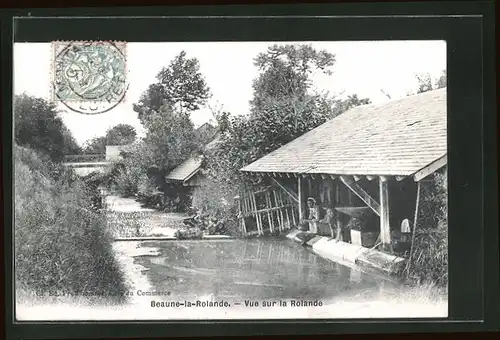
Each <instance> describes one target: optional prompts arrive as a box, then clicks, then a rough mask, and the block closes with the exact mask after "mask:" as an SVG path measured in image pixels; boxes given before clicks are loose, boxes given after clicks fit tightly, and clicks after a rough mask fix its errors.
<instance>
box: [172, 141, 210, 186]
mask: <svg viewBox="0 0 500 340" xmlns="http://www.w3.org/2000/svg"><path fill="white" fill-rule="evenodd" d="M219 138H220V134H219V133H216V134H215V136H213V138H212V140H211V141H210V142H209V143H208V144H206V145H205V150H210V149H212V148H214V147H215V146H216V145H217V143H218V141H219ZM202 160H203V159H202V156H198V155H193V156H191V157H189V158H188V159H187V160H185V161H184V162H183V163H181V164H180V165H178V166H177V167H176V168H175V169H174V170H172V171H171V172H170V173H169V174H168V175H167V176H166V177H165V179H166V180H171V181H172V180H173V181H186V180H189V179H190V178H191V177H193V176H194V175H195V174H196V173H197V172H198V171H199V170H200V169H201V165H202Z"/></svg>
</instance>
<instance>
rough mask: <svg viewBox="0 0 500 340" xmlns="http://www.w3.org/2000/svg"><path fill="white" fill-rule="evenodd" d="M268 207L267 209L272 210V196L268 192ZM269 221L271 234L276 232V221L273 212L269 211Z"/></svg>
mask: <svg viewBox="0 0 500 340" xmlns="http://www.w3.org/2000/svg"><path fill="white" fill-rule="evenodd" d="M266 206H267V209H271V208H272V204H271V196H270V194H269V191H266ZM267 221H268V222H269V230H270V231H271V233H273V232H274V221H273V212H272V211H269V210H268V211H267Z"/></svg>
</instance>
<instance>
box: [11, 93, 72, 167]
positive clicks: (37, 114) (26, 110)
mask: <svg viewBox="0 0 500 340" xmlns="http://www.w3.org/2000/svg"><path fill="white" fill-rule="evenodd" d="M14 138H15V142H16V143H17V144H18V145H20V146H25V147H29V148H31V149H34V150H36V151H38V152H40V153H43V154H46V155H48V156H49V157H50V159H51V160H53V161H61V160H62V159H63V156H64V155H67V154H78V153H80V147H79V146H78V144H77V143H76V141H75V139H74V138H73V136H72V135H71V132H70V131H69V130H68V128H67V127H66V126H65V125H64V122H63V121H62V119H61V118H60V117H59V116H58V112H57V110H56V105H55V104H53V103H49V102H47V101H46V100H44V99H42V98H37V97H32V96H28V95H27V94H22V95H16V96H15V97H14Z"/></svg>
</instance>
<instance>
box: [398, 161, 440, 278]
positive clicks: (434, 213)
mask: <svg viewBox="0 0 500 340" xmlns="http://www.w3.org/2000/svg"><path fill="white" fill-rule="evenodd" d="M421 204H422V207H421V209H420V214H419V215H420V217H419V220H418V224H417V228H416V230H415V242H414V244H413V252H412V253H411V255H410V256H411V257H410V259H409V262H408V264H407V266H406V267H404V268H402V269H401V270H402V271H403V272H402V274H403V275H404V277H405V278H406V279H408V280H410V281H418V282H419V283H427V284H434V285H436V286H437V287H447V284H448V185H447V174H446V169H444V170H443V171H441V172H439V173H436V174H435V175H434V179H433V181H432V182H430V183H426V184H422V198H421Z"/></svg>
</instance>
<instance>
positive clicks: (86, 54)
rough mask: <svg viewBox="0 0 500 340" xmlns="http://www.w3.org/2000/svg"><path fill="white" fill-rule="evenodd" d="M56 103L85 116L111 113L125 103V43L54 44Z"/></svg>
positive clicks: (53, 95) (53, 80)
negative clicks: (121, 103)
mask: <svg viewBox="0 0 500 340" xmlns="http://www.w3.org/2000/svg"><path fill="white" fill-rule="evenodd" d="M52 47H53V56H52V70H51V71H52V77H51V89H52V100H53V101H55V102H60V103H63V104H64V105H65V106H66V107H68V108H69V109H71V110H72V111H76V112H79V113H83V114H98V113H104V112H107V111H109V110H111V109H113V108H114V107H116V106H117V105H118V104H119V103H120V102H122V101H123V99H124V97H125V94H126V91H127V87H128V83H127V58H126V43H125V42H109V41H68V42H65V41H56V42H53V43H52Z"/></svg>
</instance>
